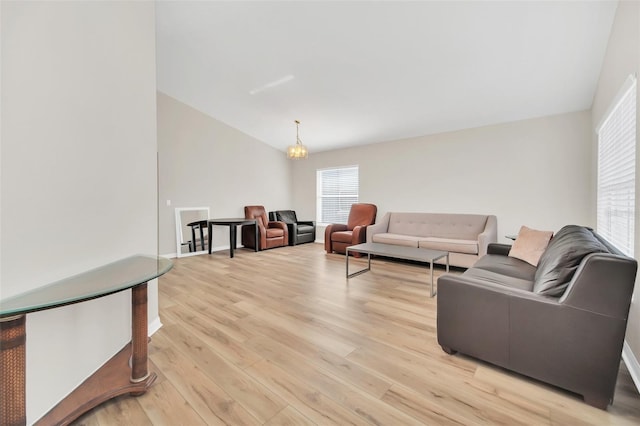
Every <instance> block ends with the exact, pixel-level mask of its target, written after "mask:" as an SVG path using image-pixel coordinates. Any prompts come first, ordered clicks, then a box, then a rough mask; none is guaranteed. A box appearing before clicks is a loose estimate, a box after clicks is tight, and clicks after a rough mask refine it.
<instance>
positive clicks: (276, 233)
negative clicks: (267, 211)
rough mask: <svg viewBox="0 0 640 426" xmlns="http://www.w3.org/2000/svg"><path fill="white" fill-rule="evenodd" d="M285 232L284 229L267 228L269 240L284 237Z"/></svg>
mask: <svg viewBox="0 0 640 426" xmlns="http://www.w3.org/2000/svg"><path fill="white" fill-rule="evenodd" d="M283 236H284V230H283V229H282V228H267V238H276V237H283Z"/></svg>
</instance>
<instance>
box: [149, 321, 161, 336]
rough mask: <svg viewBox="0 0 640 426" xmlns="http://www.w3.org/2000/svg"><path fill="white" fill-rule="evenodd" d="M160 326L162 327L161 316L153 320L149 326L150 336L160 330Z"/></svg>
mask: <svg viewBox="0 0 640 426" xmlns="http://www.w3.org/2000/svg"><path fill="white" fill-rule="evenodd" d="M160 327H162V323H161V322H160V317H157V318H156V319H155V320H153V321H152V322H151V324H149V326H148V327H147V331H148V332H149V337H151V336H153V334H154V333H155V332H156V331H158V330H160Z"/></svg>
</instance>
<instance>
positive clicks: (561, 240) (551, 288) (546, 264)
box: [533, 225, 608, 296]
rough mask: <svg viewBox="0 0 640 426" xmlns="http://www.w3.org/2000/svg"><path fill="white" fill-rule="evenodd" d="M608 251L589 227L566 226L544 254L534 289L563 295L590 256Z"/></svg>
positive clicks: (540, 292)
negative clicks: (583, 262)
mask: <svg viewBox="0 0 640 426" xmlns="http://www.w3.org/2000/svg"><path fill="white" fill-rule="evenodd" d="M606 252H608V250H607V248H606V247H605V246H604V245H603V244H602V243H601V242H600V241H598V239H597V238H596V237H595V236H594V235H593V233H592V232H591V231H590V230H589V229H588V228H584V227H582V226H577V225H567V226H565V227H564V228H562V229H561V230H560V231H558V233H557V234H556V235H555V236H554V237H553V238H552V239H551V242H549V245H548V246H547V249H546V250H545V251H544V253H543V254H542V256H541V257H540V262H538V270H537V271H536V275H535V283H534V285H533V291H534V292H536V293H539V294H544V295H547V296H561V295H562V294H563V293H564V291H565V289H566V288H567V286H568V285H569V281H571V278H572V277H573V274H574V273H575V271H576V269H578V266H579V265H580V262H581V261H582V259H583V258H584V257H585V256H586V255H588V254H591V253H606Z"/></svg>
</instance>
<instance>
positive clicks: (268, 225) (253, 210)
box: [242, 206, 289, 250]
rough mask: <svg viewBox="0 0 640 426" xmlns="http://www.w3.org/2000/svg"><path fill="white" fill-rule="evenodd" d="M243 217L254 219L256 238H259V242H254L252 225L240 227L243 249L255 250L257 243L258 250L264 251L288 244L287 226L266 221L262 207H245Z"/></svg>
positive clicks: (265, 214) (265, 213)
mask: <svg viewBox="0 0 640 426" xmlns="http://www.w3.org/2000/svg"><path fill="white" fill-rule="evenodd" d="M244 217H245V218H246V219H256V223H257V226H258V238H260V241H255V238H256V237H255V229H254V228H253V225H244V226H243V227H242V245H244V246H245V247H249V248H255V247H256V243H257V244H258V250H264V249H269V248H274V247H282V246H286V245H287V244H288V242H289V232H288V230H287V224H286V223H284V222H276V221H269V220H267V211H266V210H265V209H264V207H263V206H245V207H244Z"/></svg>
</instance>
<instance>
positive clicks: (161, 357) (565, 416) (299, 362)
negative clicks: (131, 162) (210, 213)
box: [75, 244, 640, 426]
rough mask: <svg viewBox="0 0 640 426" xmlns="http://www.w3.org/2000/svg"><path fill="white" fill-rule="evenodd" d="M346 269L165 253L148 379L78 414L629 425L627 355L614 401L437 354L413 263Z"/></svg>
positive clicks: (326, 261) (333, 263) (269, 254)
mask: <svg viewBox="0 0 640 426" xmlns="http://www.w3.org/2000/svg"><path fill="white" fill-rule="evenodd" d="M364 265H365V260H363V259H359V260H356V261H354V262H350V266H353V267H354V268H355V267H359V266H364ZM344 268H345V262H344V256H341V255H337V254H332V255H327V254H325V252H324V251H323V247H322V246H321V245H320V244H303V245H300V246H296V247H283V248H278V249H273V250H267V251H263V252H259V253H254V252H252V251H248V250H244V249H240V250H238V251H237V252H236V257H235V258H233V259H230V258H229V257H228V252H226V251H225V252H218V253H214V254H213V255H210V256H209V255H202V256H195V257H188V258H182V259H175V266H174V268H173V270H172V271H170V272H169V273H168V274H166V275H165V276H164V277H162V278H161V279H160V280H159V297H160V318H161V320H162V323H163V327H162V328H161V329H160V330H159V331H158V332H156V333H155V334H154V335H153V337H152V340H151V343H150V348H149V354H150V366H151V368H152V369H153V370H154V371H156V372H158V376H159V377H158V380H157V381H156V383H155V384H154V385H153V387H152V388H151V389H150V390H149V391H148V392H147V393H146V394H145V395H143V396H140V397H137V398H134V397H120V398H118V399H115V400H113V401H111V402H108V403H106V404H103V405H101V406H100V407H98V408H96V409H94V410H92V411H91V412H89V413H87V414H86V415H84V416H83V417H81V418H80V419H78V420H77V421H76V422H75V424H78V425H80V424H82V425H114V424H123V425H150V424H153V425H205V424H210V425H222V424H228V425H332V424H341V425H342V424H357V425H365V424H366V425H370V424H374V425H391V426H394V425H424V424H426V425H441V424H442V425H449V424H458V425H461V424H462V425H472V424H505V425H514V424H532V425H547V424H549V425H551V424H553V425H574V424H593V425H605V424H636V425H637V424H640V397H639V396H638V393H637V391H636V390H635V387H634V385H633V383H632V381H631V378H630V376H629V374H628V372H627V370H626V369H625V367H624V364H621V370H620V374H619V378H618V387H617V390H616V394H615V398H614V404H613V405H612V406H610V407H609V409H608V411H602V410H598V409H596V408H593V407H590V406H588V405H586V404H584V403H583V402H581V400H580V399H579V398H578V397H577V396H575V395H573V394H570V393H567V392H565V391H562V390H559V389H556V388H553V387H551V386H548V385H545V384H542V383H539V382H536V381H533V380H531V379H528V378H526V377H523V376H520V375H517V374H513V373H510V372H508V371H505V370H502V369H500V368H496V367H493V366H491V365H489V364H486V363H483V362H480V361H477V360H475V359H472V358H469V357H466V356H462V355H455V356H450V355H447V354H445V353H444V352H443V351H442V350H441V349H440V347H439V346H438V344H437V341H436V303H437V297H436V298H434V299H430V298H429V297H428V285H427V273H426V272H427V270H426V269H425V268H424V267H423V266H418V265H410V264H404V263H398V262H393V261H383V260H374V261H373V267H372V271H371V272H368V273H366V274H362V275H359V276H357V277H354V278H352V279H350V280H348V281H347V280H346V279H345V276H344V275H345V269H344ZM436 272H437V275H440V274H442V273H444V270H443V269H442V268H438V269H437V271H436ZM454 273H459V272H455V271H454Z"/></svg>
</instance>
